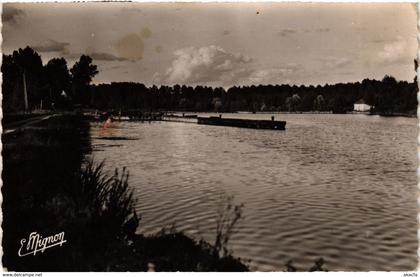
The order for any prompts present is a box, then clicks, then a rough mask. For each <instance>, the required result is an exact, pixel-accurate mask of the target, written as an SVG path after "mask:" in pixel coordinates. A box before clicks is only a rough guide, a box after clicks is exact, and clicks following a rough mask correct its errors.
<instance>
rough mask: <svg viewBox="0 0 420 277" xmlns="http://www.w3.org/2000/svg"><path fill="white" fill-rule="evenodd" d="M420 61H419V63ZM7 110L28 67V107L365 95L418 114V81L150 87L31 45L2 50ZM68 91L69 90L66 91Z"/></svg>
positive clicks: (278, 101)
mask: <svg viewBox="0 0 420 277" xmlns="http://www.w3.org/2000/svg"><path fill="white" fill-rule="evenodd" d="M415 66H416V62H415ZM2 72H3V99H4V102H3V109H4V111H5V112H6V113H9V112H17V111H22V110H23V109H24V98H23V95H22V94H23V81H22V78H23V73H24V72H25V76H26V83H27V91H28V102H29V109H35V108H37V107H38V108H39V107H40V105H41V100H42V103H43V108H46V109H52V108H58V109H71V108H73V107H74V106H76V107H83V108H93V109H99V110H107V111H109V110H130V109H138V110H144V111H156V110H160V111H162V110H166V111H168V110H171V111H197V112H205V111H217V112H236V111H252V112H257V111H285V112H310V111H319V112H326V111H332V112H334V113H345V112H349V111H352V110H353V104H354V103H355V102H356V101H358V100H359V99H364V101H365V103H366V104H369V105H371V106H374V109H373V110H372V112H373V113H376V114H384V115H386V114H389V115H392V114H408V113H411V114H414V113H415V111H416V107H417V98H416V94H417V90H418V88H417V83H416V79H414V81H413V82H407V81H397V80H396V79H395V78H394V77H392V76H385V77H384V78H383V79H382V80H370V79H364V80H363V81H361V82H355V83H337V84H333V85H330V84H325V85H323V86H321V85H317V86H313V85H310V86H304V85H301V86H297V85H293V86H291V85H252V86H233V87H231V88H229V89H227V90H225V89H224V88H221V87H215V88H212V87H207V86H196V87H191V86H185V85H182V86H180V85H174V86H165V85H162V86H160V87H157V86H155V85H154V86H151V87H146V86H145V85H144V84H140V83H130V82H122V83H111V84H99V85H92V84H90V83H91V81H92V79H93V77H94V76H95V75H96V74H97V73H98V69H97V66H96V65H94V64H93V61H92V59H91V58H90V57H89V56H85V55H82V56H81V57H80V59H79V61H77V62H76V63H75V64H74V65H73V67H72V68H71V69H70V70H69V69H68V67H67V62H66V61H65V59H63V58H59V59H57V58H54V59H52V60H50V61H49V62H47V64H46V65H42V61H41V57H40V56H39V55H38V54H37V53H36V52H35V51H34V50H33V49H31V48H30V47H26V48H25V49H19V50H17V51H14V52H13V54H12V55H3V65H2ZM63 91H65V95H66V96H63V95H62V92H63Z"/></svg>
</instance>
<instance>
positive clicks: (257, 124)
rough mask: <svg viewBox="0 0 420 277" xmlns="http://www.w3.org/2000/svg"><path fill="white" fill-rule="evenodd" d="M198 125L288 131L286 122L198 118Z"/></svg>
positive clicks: (214, 117) (272, 119)
mask: <svg viewBox="0 0 420 277" xmlns="http://www.w3.org/2000/svg"><path fill="white" fill-rule="evenodd" d="M197 123H198V124H206V125H217V126H231V127H240V128H253V129H269V130H286V121H276V120H274V116H272V117H271V120H254V119H236V118H222V116H221V115H220V116H211V117H197Z"/></svg>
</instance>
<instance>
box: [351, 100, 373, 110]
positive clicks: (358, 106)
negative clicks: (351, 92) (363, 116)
mask: <svg viewBox="0 0 420 277" xmlns="http://www.w3.org/2000/svg"><path fill="white" fill-rule="evenodd" d="M370 108H372V106H371V105H368V104H366V102H365V100H364V99H359V100H358V101H357V102H356V103H354V111H355V112H368V111H370Z"/></svg>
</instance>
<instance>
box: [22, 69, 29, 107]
mask: <svg viewBox="0 0 420 277" xmlns="http://www.w3.org/2000/svg"><path fill="white" fill-rule="evenodd" d="M22 77H23V97H24V101H25V112H27V111H28V92H27V90H26V74H25V69H24V70H23V74H22Z"/></svg>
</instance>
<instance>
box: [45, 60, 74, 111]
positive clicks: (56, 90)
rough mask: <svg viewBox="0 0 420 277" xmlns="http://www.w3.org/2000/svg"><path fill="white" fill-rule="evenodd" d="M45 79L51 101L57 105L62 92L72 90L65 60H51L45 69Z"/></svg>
mask: <svg viewBox="0 0 420 277" xmlns="http://www.w3.org/2000/svg"><path fill="white" fill-rule="evenodd" d="M44 71H45V78H46V82H47V84H48V90H49V93H48V94H49V100H50V102H51V103H57V101H58V99H59V98H60V97H61V93H62V91H67V92H68V90H69V89H70V72H69V69H68V67H67V61H66V60H65V59H64V58H54V59H51V60H50V61H49V62H48V63H47V64H46V65H45V67H44Z"/></svg>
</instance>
